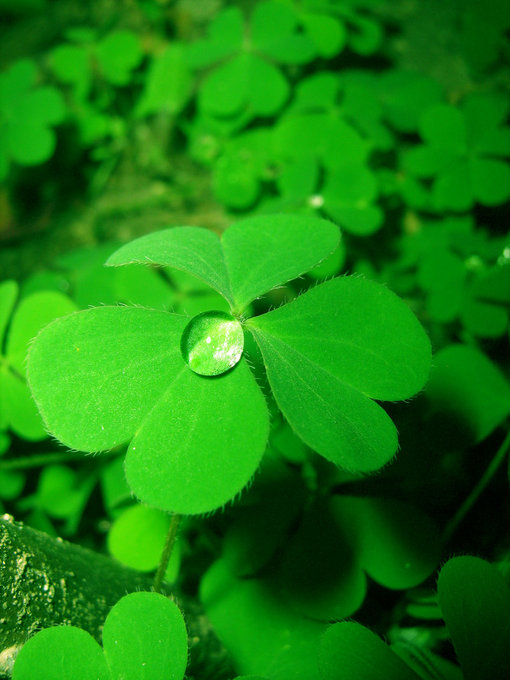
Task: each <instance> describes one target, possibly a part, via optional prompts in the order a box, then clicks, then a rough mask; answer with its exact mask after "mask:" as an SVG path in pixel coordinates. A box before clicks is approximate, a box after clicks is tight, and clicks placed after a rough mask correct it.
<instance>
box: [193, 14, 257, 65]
mask: <svg viewBox="0 0 510 680" xmlns="http://www.w3.org/2000/svg"><path fill="white" fill-rule="evenodd" d="M243 39H244V22H243V13H242V11H241V8H240V7H235V6H233V7H226V8H225V9H223V10H222V11H221V12H218V14H216V16H215V17H214V18H213V20H212V21H211V22H210V23H209V25H208V27H207V38H206V39H205V40H197V41H196V42H194V43H191V44H190V45H187V46H186V61H187V63H188V64H189V65H190V67H191V68H203V67H204V66H210V65H211V64H214V63H216V62H218V61H221V60H222V59H224V58H226V57H229V56H231V55H232V54H235V53H236V52H238V51H240V50H241V49H242V46H243Z"/></svg>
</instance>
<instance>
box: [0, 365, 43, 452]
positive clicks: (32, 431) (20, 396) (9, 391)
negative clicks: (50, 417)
mask: <svg viewBox="0 0 510 680" xmlns="http://www.w3.org/2000/svg"><path fill="white" fill-rule="evenodd" d="M0 422H1V423H2V425H4V426H5V427H6V428H7V427H9V428H10V429H11V430H12V431H13V432H15V433H16V434H17V435H19V436H20V437H23V438H24V439H28V440H30V441H38V440H40V439H44V438H45V437H46V428H45V427H44V424H43V422H42V420H41V417H40V415H39V414H38V413H37V409H36V408H35V404H34V401H33V399H32V397H31V395H30V390H29V389H28V387H27V385H26V383H25V381H24V380H23V379H22V378H21V377H20V376H19V375H16V374H14V373H12V372H11V371H10V370H9V367H8V366H7V364H5V365H4V366H3V367H1V368H0Z"/></svg>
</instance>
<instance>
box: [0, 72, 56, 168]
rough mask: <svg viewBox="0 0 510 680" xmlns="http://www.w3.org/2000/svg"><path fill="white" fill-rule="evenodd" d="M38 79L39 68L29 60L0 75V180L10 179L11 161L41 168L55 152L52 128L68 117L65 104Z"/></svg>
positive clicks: (52, 89) (54, 136)
mask: <svg viewBox="0 0 510 680" xmlns="http://www.w3.org/2000/svg"><path fill="white" fill-rule="evenodd" d="M37 79H38V69H37V66H36V64H35V63H34V62H33V61H30V60H28V59H22V60H20V61H17V62H15V63H14V64H12V66H11V67H10V68H9V69H8V70H7V71H4V72H3V73H2V74H0V180H4V179H5V178H6V177H7V174H8V172H9V165H10V162H11V161H14V162H15V163H19V164H20V165H38V164H39V163H44V162H45V161H47V160H48V159H49V158H50V157H51V156H52V154H53V152H54V150H55V146H56V143H57V142H56V135H55V132H54V130H53V127H54V126H56V125H58V124H59V123H61V122H62V121H63V119H64V117H65V113H66V110H65V105H64V100H63V98H62V96H61V94H60V92H58V90H56V89H55V88H54V87H49V86H39V85H38V83H37Z"/></svg>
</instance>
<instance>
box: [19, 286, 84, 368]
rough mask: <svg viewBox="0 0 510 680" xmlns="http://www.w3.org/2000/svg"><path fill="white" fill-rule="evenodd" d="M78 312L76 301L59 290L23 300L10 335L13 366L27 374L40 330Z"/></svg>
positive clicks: (36, 294)
mask: <svg viewBox="0 0 510 680" xmlns="http://www.w3.org/2000/svg"><path fill="white" fill-rule="evenodd" d="M75 310H76V305H75V304H74V302H73V301H72V300H71V299H70V298H68V297H67V296H66V295H63V294H62V293H57V292H56V291H41V292H39V293H33V294H32V295H28V296H27V297H26V298H23V299H22V300H21V302H20V303H19V305H18V307H17V309H16V312H15V314H14V316H13V318H12V321H11V326H10V328H9V332H8V334H7V343H6V350H7V356H8V358H9V362H10V363H11V365H13V366H15V367H16V369H17V370H18V371H19V372H20V373H21V374H22V375H24V373H25V358H26V355H27V351H28V348H29V345H30V342H31V341H32V340H33V338H34V337H35V336H36V335H37V333H38V332H39V330H40V329H41V328H43V327H44V326H46V325H47V324H48V323H49V322H50V321H53V320H54V319H55V318H57V317H63V316H65V315H66V314H70V313H71V312H74V311H75Z"/></svg>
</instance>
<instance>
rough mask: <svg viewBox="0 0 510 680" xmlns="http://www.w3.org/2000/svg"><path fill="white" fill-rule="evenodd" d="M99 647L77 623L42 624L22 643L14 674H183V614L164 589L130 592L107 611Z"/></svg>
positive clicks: (129, 677) (168, 678) (165, 678)
mask: <svg viewBox="0 0 510 680" xmlns="http://www.w3.org/2000/svg"><path fill="white" fill-rule="evenodd" d="M103 648H104V649H101V647H100V646H99V644H98V643H97V642H96V641H95V640H94V638H93V637H92V636H91V635H90V634H89V633H87V632H86V631H84V630H82V629H81V628H75V627H74V626H54V627H52V628H46V629H44V630H41V631H39V632H38V633H36V634H35V635H34V636H33V637H31V638H30V639H29V640H28V642H26V643H25V645H24V646H23V647H22V648H21V650H20V652H19V654H18V657H17V659H16V662H15V664H14V668H13V673H12V677H13V680H29V679H30V680H32V679H33V678H34V677H37V678H38V680H62V678H80V679H81V680H140V679H141V678H147V680H182V678H183V677H184V673H185V670H186V666H187V662H188V644H187V633H186V626H185V623H184V619H183V616H182V614H181V612H180V610H179V608H178V607H177V605H176V604H174V602H172V601H171V600H169V599H168V598H166V597H164V596H163V595H159V594H157V593H146V592H139V593H131V594H130V595H126V596H125V597H123V598H122V599H121V600H119V601H118V602H117V604H116V605H114V607H112V609H111V610H110V613H109V614H108V616H107V617H106V621H105V624H104V628H103Z"/></svg>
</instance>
